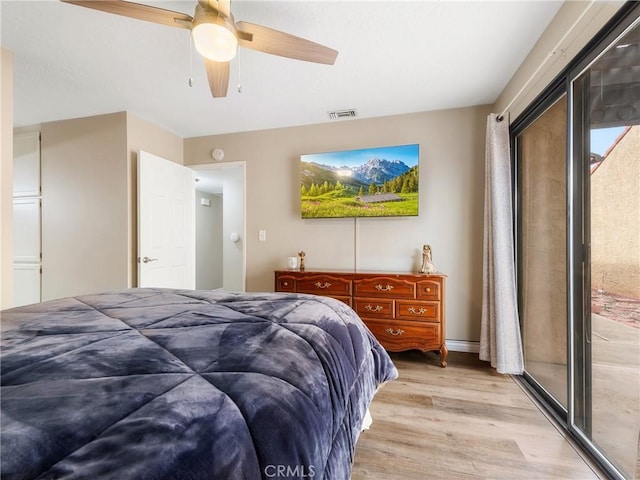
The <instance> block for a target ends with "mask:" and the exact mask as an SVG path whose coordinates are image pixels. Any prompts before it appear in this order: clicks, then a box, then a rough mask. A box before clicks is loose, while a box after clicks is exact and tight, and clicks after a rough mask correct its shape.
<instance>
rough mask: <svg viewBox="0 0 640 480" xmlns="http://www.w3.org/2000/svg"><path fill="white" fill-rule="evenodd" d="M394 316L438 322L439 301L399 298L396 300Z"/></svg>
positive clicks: (403, 318)
mask: <svg viewBox="0 0 640 480" xmlns="http://www.w3.org/2000/svg"><path fill="white" fill-rule="evenodd" d="M395 318H397V319H402V320H415V321H423V322H439V321H440V303H438V302H410V301H406V300H399V301H397V302H396V317H395Z"/></svg>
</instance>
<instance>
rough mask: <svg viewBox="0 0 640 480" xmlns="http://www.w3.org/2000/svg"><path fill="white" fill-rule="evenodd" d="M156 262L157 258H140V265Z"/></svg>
mask: <svg viewBox="0 0 640 480" xmlns="http://www.w3.org/2000/svg"><path fill="white" fill-rule="evenodd" d="M156 260H158V259H157V258H149V257H143V258H142V263H149V262H155V261H156Z"/></svg>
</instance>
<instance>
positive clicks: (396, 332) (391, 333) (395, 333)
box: [385, 328, 404, 336]
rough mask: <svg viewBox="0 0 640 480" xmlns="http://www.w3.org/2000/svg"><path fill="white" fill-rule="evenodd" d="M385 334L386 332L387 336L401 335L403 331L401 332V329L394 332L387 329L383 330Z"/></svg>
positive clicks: (391, 329)
mask: <svg viewBox="0 0 640 480" xmlns="http://www.w3.org/2000/svg"><path fill="white" fill-rule="evenodd" d="M385 332H387V333H388V334H389V335H395V336H398V335H402V334H403V333H404V330H402V329H401V328H399V329H398V330H394V329H393V328H387V329H386V330H385Z"/></svg>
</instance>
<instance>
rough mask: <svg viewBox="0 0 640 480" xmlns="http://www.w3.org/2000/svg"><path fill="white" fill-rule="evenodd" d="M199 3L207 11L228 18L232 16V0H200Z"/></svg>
mask: <svg viewBox="0 0 640 480" xmlns="http://www.w3.org/2000/svg"><path fill="white" fill-rule="evenodd" d="M198 3H199V4H200V6H201V7H202V8H204V9H205V10H215V11H216V12H219V13H220V14H221V15H223V16H224V17H227V18H229V16H231V0H198Z"/></svg>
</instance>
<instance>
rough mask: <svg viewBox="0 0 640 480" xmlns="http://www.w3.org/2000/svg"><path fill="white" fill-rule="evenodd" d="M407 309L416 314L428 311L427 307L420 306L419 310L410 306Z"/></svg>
mask: <svg viewBox="0 0 640 480" xmlns="http://www.w3.org/2000/svg"><path fill="white" fill-rule="evenodd" d="M407 310H409V313H413V314H414V315H422V314H423V313H425V312H426V311H427V309H426V308H419V309H418V310H416V309H415V308H413V307H409V308H407Z"/></svg>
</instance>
